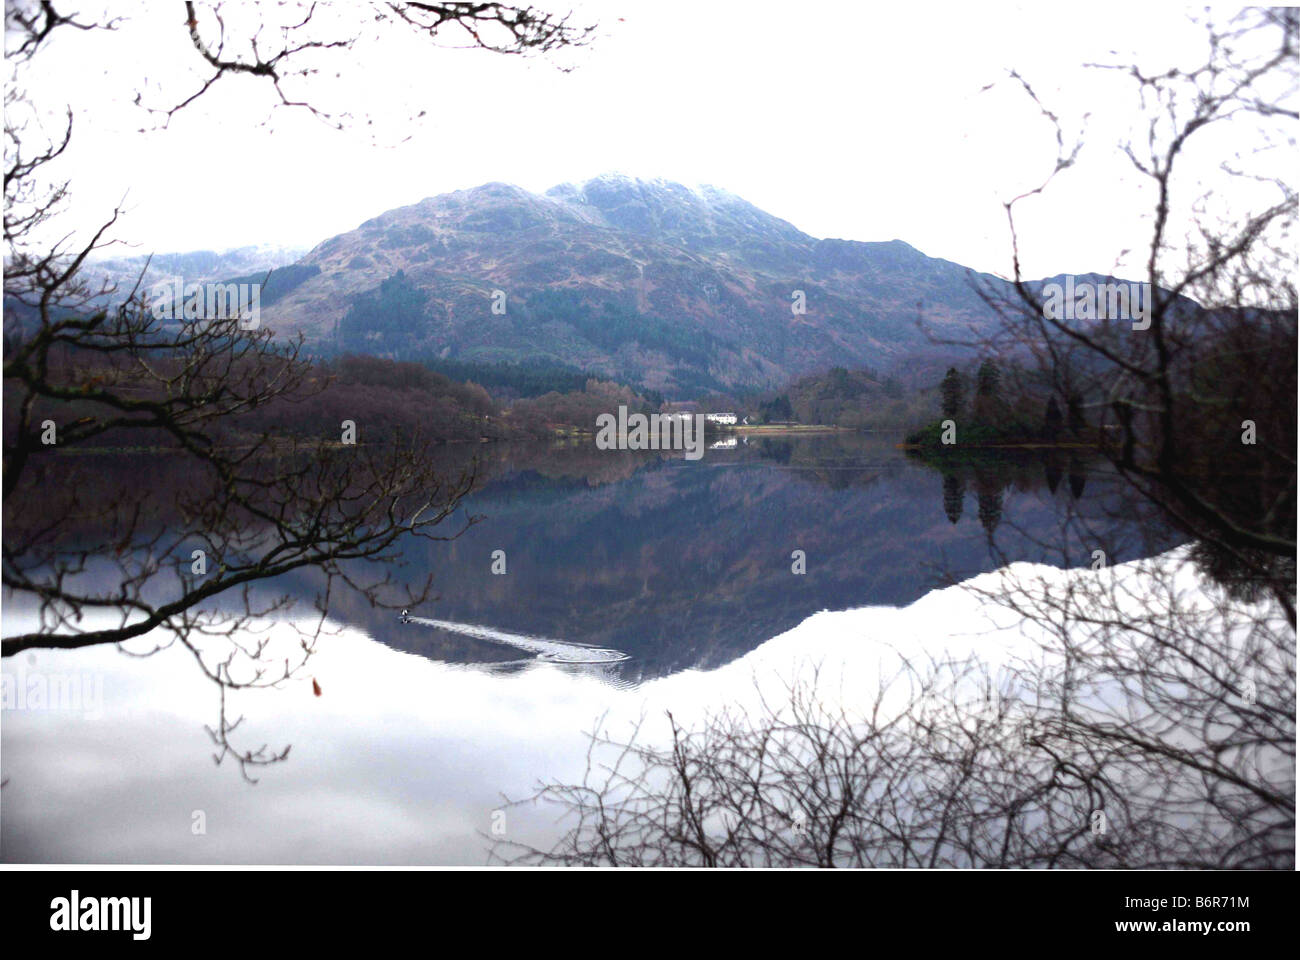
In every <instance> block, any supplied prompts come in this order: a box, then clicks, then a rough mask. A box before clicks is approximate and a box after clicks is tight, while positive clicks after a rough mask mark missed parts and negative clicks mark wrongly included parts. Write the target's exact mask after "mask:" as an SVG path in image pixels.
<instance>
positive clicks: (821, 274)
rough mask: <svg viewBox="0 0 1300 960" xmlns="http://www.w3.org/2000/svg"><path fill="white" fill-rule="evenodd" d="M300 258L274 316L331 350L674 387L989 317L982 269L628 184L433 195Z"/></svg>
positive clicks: (911, 354) (910, 351) (767, 379)
mask: <svg viewBox="0 0 1300 960" xmlns="http://www.w3.org/2000/svg"><path fill="white" fill-rule="evenodd" d="M299 264H300V265H302V266H306V267H311V268H313V270H311V271H308V270H303V271H301V272H300V274H299V276H300V277H302V278H303V279H301V280H300V281H299V282H298V283H297V285H296V286H294V287H293V288H292V289H291V290H288V291H287V292H284V293H282V294H281V295H280V296H279V297H278V298H277V299H276V300H275V302H274V303H272V304H271V305H270V306H268V307H266V308H265V309H264V313H263V317H264V320H265V322H266V323H268V324H269V325H270V326H271V327H272V328H273V329H275V330H277V332H288V333H297V332H301V333H303V334H304V335H305V336H306V337H307V339H308V341H309V342H310V343H311V344H312V345H313V346H314V347H315V349H317V350H319V351H321V352H324V353H331V352H336V351H364V352H368V353H375V354H380V355H391V356H398V357H401V358H403V359H419V358H421V357H455V358H460V359H473V360H489V361H490V360H512V359H519V358H521V357H525V356H532V357H537V356H542V357H550V358H554V359H556V360H560V361H562V362H565V363H568V364H571V365H573V366H576V367H579V368H581V369H584V370H591V371H597V372H600V373H603V374H606V375H608V376H611V377H615V378H617V379H620V380H624V381H630V382H635V383H641V384H644V385H645V386H647V387H650V388H653V389H659V390H664V391H665V392H666V393H669V394H676V395H682V394H690V393H693V392H699V391H702V390H704V389H708V388H710V387H716V386H723V385H725V386H737V385H745V384H752V385H771V384H777V383H780V382H783V381H785V380H786V379H788V378H789V377H790V376H792V375H797V374H800V373H804V372H808V371H813V370H820V369H825V368H826V367H828V366H831V365H844V366H861V365H864V364H869V365H872V366H875V367H878V368H880V369H886V370H887V369H891V368H892V367H894V366H896V365H897V364H898V362H899V361H902V360H903V359H905V358H906V359H908V360H909V361H911V360H915V359H917V358H918V357H920V356H924V355H927V354H929V355H931V356H932V355H933V353H934V349H933V348H932V347H930V346H929V344H928V341H927V340H926V338H925V337H924V336H923V335H922V333H921V332H920V331H919V330H918V328H917V324H916V320H917V317H918V308H919V307H923V309H924V311H925V316H926V322H927V324H928V325H930V326H931V327H934V328H937V329H941V330H942V329H943V328H945V327H954V328H960V329H961V330H963V331H964V330H966V328H967V325H968V324H972V323H974V324H976V325H982V324H984V323H987V322H988V321H989V320H990V319H991V318H990V316H989V311H988V310H987V308H986V307H985V306H984V304H983V303H982V302H981V301H980V299H979V298H978V297H977V296H976V295H975V293H974V291H973V289H972V286H971V281H972V279H973V277H972V275H971V273H970V271H968V270H967V269H966V268H964V267H962V266H960V265H958V264H955V263H950V262H948V261H944V260H936V259H933V258H931V257H927V256H925V255H924V254H922V253H920V252H919V251H917V250H915V249H913V248H912V247H910V246H908V245H907V244H906V243H903V242H901V241H897V240H895V241H891V242H887V243H860V242H855V241H849V240H819V239H816V238H814V237H811V236H809V235H807V234H805V233H803V232H801V231H800V230H798V229H797V228H796V227H794V226H792V225H791V224H789V223H787V222H785V221H784V220H780V219H778V218H776V217H774V216H771V215H770V214H767V213H765V212H763V211H762V210H759V209H758V208H757V207H755V206H753V205H752V204H750V203H748V202H746V201H745V200H743V199H741V198H740V197H737V196H735V195H734V194H731V193H728V192H727V191H725V190H720V189H716V188H711V187H702V188H698V189H692V188H688V187H685V186H682V185H681V184H677V183H670V182H667V181H662V180H654V181H645V180H637V179H631V178H627V177H623V176H618V175H606V176H602V177H598V178H596V179H593V180H590V181H588V182H586V183H584V184H580V185H574V184H563V185H560V186H557V187H554V188H552V189H550V190H548V191H547V192H546V193H545V194H544V195H538V194H533V193H529V192H528V191H525V190H522V189H520V188H518V187H514V186H510V185H508V184H503V183H489V184H485V185H483V186H480V187H475V188H473V189H470V190H461V191H457V192H455V193H449V194H444V195H441V196H437V197H432V198H429V199H426V200H422V201H421V202H419V203H417V204H414V205H412V206H409V207H402V208H399V209H396V210H390V211H388V212H387V213H384V214H381V215H380V216H378V217H375V218H374V219H373V220H369V221H367V222H366V223H364V224H362V225H361V226H360V227H358V228H357V229H356V230H353V231H351V232H349V233H344V234H341V235H339V236H336V237H333V238H331V239H329V240H327V241H325V242H324V243H321V244H320V245H318V246H317V247H316V248H315V249H314V250H312V251H311V252H310V253H309V254H308V255H307V256H306V257H304V258H302V259H301V260H300V261H299ZM316 268H318V269H319V273H315V272H314V269H316ZM976 276H978V275H976ZM983 279H986V280H987V279H990V278H987V277H984V278H983ZM496 291H500V293H495V292H496ZM796 291H802V292H803V296H804V298H805V300H806V312H803V313H797V312H795V310H794V309H793V306H794V304H795V299H796V296H797V294H796ZM494 305H495V307H496V309H495V310H494Z"/></svg>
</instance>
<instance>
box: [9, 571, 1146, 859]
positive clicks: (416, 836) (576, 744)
mask: <svg viewBox="0 0 1300 960" xmlns="http://www.w3.org/2000/svg"><path fill="white" fill-rule="evenodd" d="M1013 569H1014V570H1016V571H1018V572H1019V574H1020V575H1024V574H1026V573H1028V574H1029V575H1030V576H1032V577H1034V578H1037V577H1044V578H1047V579H1048V580H1049V581H1050V580H1060V579H1064V578H1069V577H1094V576H1108V575H1111V574H1115V575H1119V576H1124V577H1128V576H1129V574H1127V573H1126V572H1125V571H1124V569H1123V568H1111V570H1110V571H1104V572H1102V573H1100V574H1098V573H1093V572H1090V571H1075V572H1072V573H1067V572H1062V571H1056V570H1052V569H1051V568H1047V567H1037V566H1029V565H1019V564H1018V565H1016V566H1015V567H1014V568H1013ZM999 576H1000V575H999V574H997V573H993V574H986V575H984V577H983V578H981V579H982V581H983V583H982V584H981V586H982V588H983V589H985V590H989V589H995V588H996V578H998V577H999ZM9 613H10V620H9V622H8V623H7V624H6V625H7V626H13V627H17V626H21V625H22V624H20V623H15V622H14V620H15V619H17V618H15V617H13V612H12V611H9ZM282 640H283V642H285V643H289V644H292V643H295V642H296V634H290V635H288V636H285V637H283V638H282ZM1033 643H1034V640H1033V637H1032V636H1031V635H1030V632H1029V631H1027V630H1026V629H1025V628H1024V624H1023V623H1022V622H1021V621H1020V620H1019V618H1018V617H1016V616H1015V615H1014V614H1013V613H1011V612H1010V611H1009V610H1007V609H1006V608H1004V607H1000V606H985V605H984V604H982V603H981V601H980V600H979V599H978V598H977V597H976V595H975V594H973V593H970V592H968V591H967V590H966V589H964V588H963V587H960V586H958V587H950V588H947V589H945V590H941V591H935V592H932V593H931V594H929V595H927V596H926V597H924V598H922V599H921V600H919V601H917V602H916V603H914V604H912V605H910V606H908V607H904V608H891V607H864V608H861V609H858V610H851V611H842V612H827V613H822V614H817V615H815V616H813V617H811V618H809V619H808V620H807V621H805V622H804V623H802V624H800V625H799V626H798V627H797V628H795V629H794V630H791V631H788V632H787V633H784V634H782V635H781V636H779V637H776V638H773V639H772V640H769V641H768V642H766V643H764V644H762V645H761V646H759V647H758V649H756V650H754V651H751V652H750V653H749V654H747V655H745V656H744V657H742V658H740V659H739V660H736V661H734V662H733V663H730V664H728V665H727V666H725V667H722V668H720V669H718V670H713V671H699V670H688V671H683V672H681V673H678V674H674V675H673V676H670V677H664V678H659V679H654V680H650V681H648V682H646V683H644V684H642V685H641V686H639V687H635V688H619V687H615V686H611V685H609V684H607V683H604V682H602V680H601V679H600V678H599V677H598V676H592V675H587V674H584V673H581V672H578V673H575V672H572V670H566V669H563V668H562V667H560V666H557V665H554V664H549V663H544V662H535V663H534V665H532V666H530V667H528V668H527V669H523V670H521V671H519V672H516V673H512V674H508V675H502V674H501V673H499V672H497V671H493V670H482V669H478V668H474V667H468V666H464V665H453V664H447V663H439V662H434V661H430V660H427V659H425V658H422V657H418V656H414V655H411V654H406V653H402V652H399V651H396V650H393V649H391V648H389V647H386V646H384V645H383V644H380V643H377V642H375V641H373V640H371V639H369V638H367V637H365V636H362V635H360V634H357V633H355V632H346V633H341V634H338V635H335V636H333V637H330V638H329V639H328V640H326V641H324V642H323V643H322V646H321V649H320V652H318V653H317V654H316V655H315V656H314V657H313V658H312V659H311V661H310V663H309V668H308V672H307V674H306V675H304V676H303V677H302V678H301V679H300V680H298V681H297V682H294V683H292V684H290V685H288V686H286V687H285V688H283V689H278V690H261V691H255V692H252V693H247V694H240V695H236V696H235V699H234V702H233V710H232V719H233V718H234V717H235V716H238V715H240V714H241V713H243V714H244V715H246V717H247V719H246V721H245V724H244V725H243V726H242V727H241V728H240V730H239V734H240V736H239V737H238V740H239V742H240V743H242V744H243V745H244V746H251V747H256V746H257V745H259V744H261V743H267V744H269V745H270V746H271V747H272V749H276V750H278V749H280V748H282V747H283V745H285V744H291V745H292V750H291V753H290V756H289V759H288V760H286V761H285V762H283V763H281V764H276V765H272V766H270V767H266V768H262V769H260V770H258V771H255V776H257V777H258V778H259V781H258V783H257V784H255V785H251V784H248V783H245V782H244V781H243V780H242V779H241V778H240V776H239V772H238V770H237V769H234V767H233V765H223V766H221V767H215V766H214V764H213V761H212V744H211V742H210V740H209V738H208V736H207V734H206V732H205V730H204V725H205V724H211V723H213V722H214V720H215V714H216V711H217V691H216V689H215V688H214V687H213V686H212V685H211V684H210V683H209V682H208V681H207V680H205V679H204V678H203V677H202V676H201V675H200V674H199V673H198V671H197V670H196V669H195V667H194V664H193V661H192V659H191V658H190V655H189V653H188V652H186V651H184V650H182V649H180V648H173V649H170V650H166V651H164V652H161V653H158V654H155V655H154V656H152V657H148V658H145V659H133V658H129V657H126V656H124V655H122V654H119V653H118V652H116V651H115V650H112V649H105V648H92V649H88V650H84V651H78V652H48V651H39V652H37V653H35V654H33V655H31V656H28V655H27V654H23V655H20V656H19V657H11V658H8V659H6V660H5V661H4V663H3V670H4V673H5V674H6V675H8V676H9V677H11V678H17V677H19V676H21V675H23V674H27V675H30V674H39V675H41V676H46V677H49V676H55V675H58V674H67V673H70V672H75V673H77V674H78V675H83V676H84V675H85V674H88V673H89V674H92V675H94V676H96V677H102V681H103V702H102V710H101V711H99V714H98V716H97V718H90V717H86V716H84V715H82V714H81V713H78V712H76V711H73V710H6V711H5V712H4V720H3V723H4V727H3V734H4V744H3V747H4V751H3V768H4V769H3V775H4V777H5V778H6V780H7V781H8V782H7V784H6V785H5V787H4V788H3V803H4V810H3V813H4V816H3V820H2V822H0V845H2V847H3V849H2V851H0V852H2V853H3V859H4V860H6V861H9V862H64V863H77V862H127V863H151V862H152V863H173V862H174V863H225V862H231V863H272V864H274V863H285V864H298V863H301V864H314V863H341V864H391V863H399V864H400V863H414V864H482V863H484V862H485V861H486V857H487V848H488V846H489V845H490V840H489V838H488V835H490V833H491V830H492V822H493V812H494V811H495V810H497V809H499V808H500V807H501V805H502V794H505V795H506V796H508V797H509V798H511V799H520V798H523V797H525V796H527V795H529V794H530V793H531V792H532V791H533V789H534V788H535V787H536V785H537V784H538V782H539V781H540V780H547V781H553V780H561V781H568V782H576V781H580V780H581V778H582V772H583V767H584V763H585V758H586V745H587V739H586V737H585V736H584V734H585V732H586V731H590V730H592V729H593V728H594V727H595V726H596V725H597V724H598V723H600V724H603V729H604V730H605V731H606V732H607V733H609V734H611V735H613V736H615V737H616V738H617V737H618V736H619V735H622V734H626V733H627V732H628V731H630V729H631V728H632V726H633V725H634V724H636V723H637V722H639V721H640V722H642V723H643V726H642V731H643V735H644V737H646V738H648V739H650V740H654V741H657V742H659V743H660V744H662V743H663V742H664V738H665V721H664V711H665V710H668V709H671V710H672V712H673V715H674V717H675V719H676V720H677V722H678V723H679V724H681V725H683V726H687V727H690V726H692V725H693V724H694V723H695V722H696V721H698V719H699V718H700V717H701V716H702V715H703V714H704V713H705V712H716V711H717V710H718V709H720V708H722V707H724V706H725V707H739V708H740V709H742V710H747V711H750V712H754V711H756V710H757V708H758V702H759V698H760V697H765V698H767V700H768V701H769V702H779V701H780V699H781V695H782V692H783V691H784V690H786V689H787V684H788V683H789V682H790V680H791V679H792V678H794V677H796V676H801V677H805V678H807V677H809V676H810V675H811V670H812V669H813V668H814V667H815V668H816V669H817V670H818V676H817V679H818V683H819V692H818V698H819V699H820V700H821V702H822V703H823V704H825V705H826V706H828V707H831V708H834V707H836V706H843V707H845V708H847V709H848V710H850V711H853V710H854V709H858V708H860V709H864V710H872V711H874V710H876V709H879V710H881V711H882V712H881V714H880V716H881V717H882V718H883V717H885V716H888V715H889V713H890V711H892V710H895V709H897V708H898V707H901V706H902V704H903V702H904V697H905V696H906V686H907V685H906V684H900V683H898V682H897V681H896V679H895V680H894V682H893V683H892V685H888V686H887V690H888V692H887V694H886V696H885V697H884V699H883V700H882V701H881V703H880V705H879V707H877V704H876V695H877V693H878V691H879V684H880V682H881V681H882V679H883V680H886V681H888V680H890V679H891V678H896V677H897V676H898V674H897V667H898V663H899V657H900V656H907V657H910V658H912V659H915V658H916V657H917V655H918V654H922V653H928V654H932V655H934V656H936V657H938V658H940V659H946V658H960V657H962V656H965V655H970V654H978V656H979V657H980V658H981V659H982V660H984V661H985V662H987V663H989V664H997V663H1000V662H1005V661H1006V660H1007V659H1008V658H1009V657H1012V656H1019V655H1025V654H1030V653H1031V652H1032V651H1033V649H1034V648H1033ZM312 679H315V681H316V682H317V683H319V685H320V687H321V691H322V694H321V696H319V697H317V696H314V695H313V693H312ZM602 718H603V719H602ZM643 742H645V741H643ZM197 810H201V811H203V813H204V816H205V818H206V826H207V832H206V835H203V836H195V835H194V834H193V833H192V831H191V824H192V822H193V816H194V812H195V811H197ZM554 823H555V811H554V810H553V809H552V808H545V807H543V808H534V807H513V808H511V809H510V810H509V811H508V812H507V815H506V821H505V826H506V830H507V834H506V836H507V838H508V839H511V840H517V841H524V842H531V843H533V844H535V845H539V846H549V845H550V839H551V838H552V837H553V836H554V835H555V829H556V828H555V826H554Z"/></svg>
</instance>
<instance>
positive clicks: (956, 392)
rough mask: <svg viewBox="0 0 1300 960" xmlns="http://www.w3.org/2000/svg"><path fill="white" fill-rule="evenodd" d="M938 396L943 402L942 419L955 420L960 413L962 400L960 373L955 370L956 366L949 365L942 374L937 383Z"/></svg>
mask: <svg viewBox="0 0 1300 960" xmlns="http://www.w3.org/2000/svg"><path fill="white" fill-rule="evenodd" d="M939 396H940V399H941V402H942V404H943V417H944V419H945V420H956V419H957V415H958V414H959V413H961V401H962V382H961V374H959V373H958V372H957V369H956V367H949V368H948V372H947V373H946V374H944V378H943V382H942V383H941V384H939Z"/></svg>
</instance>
